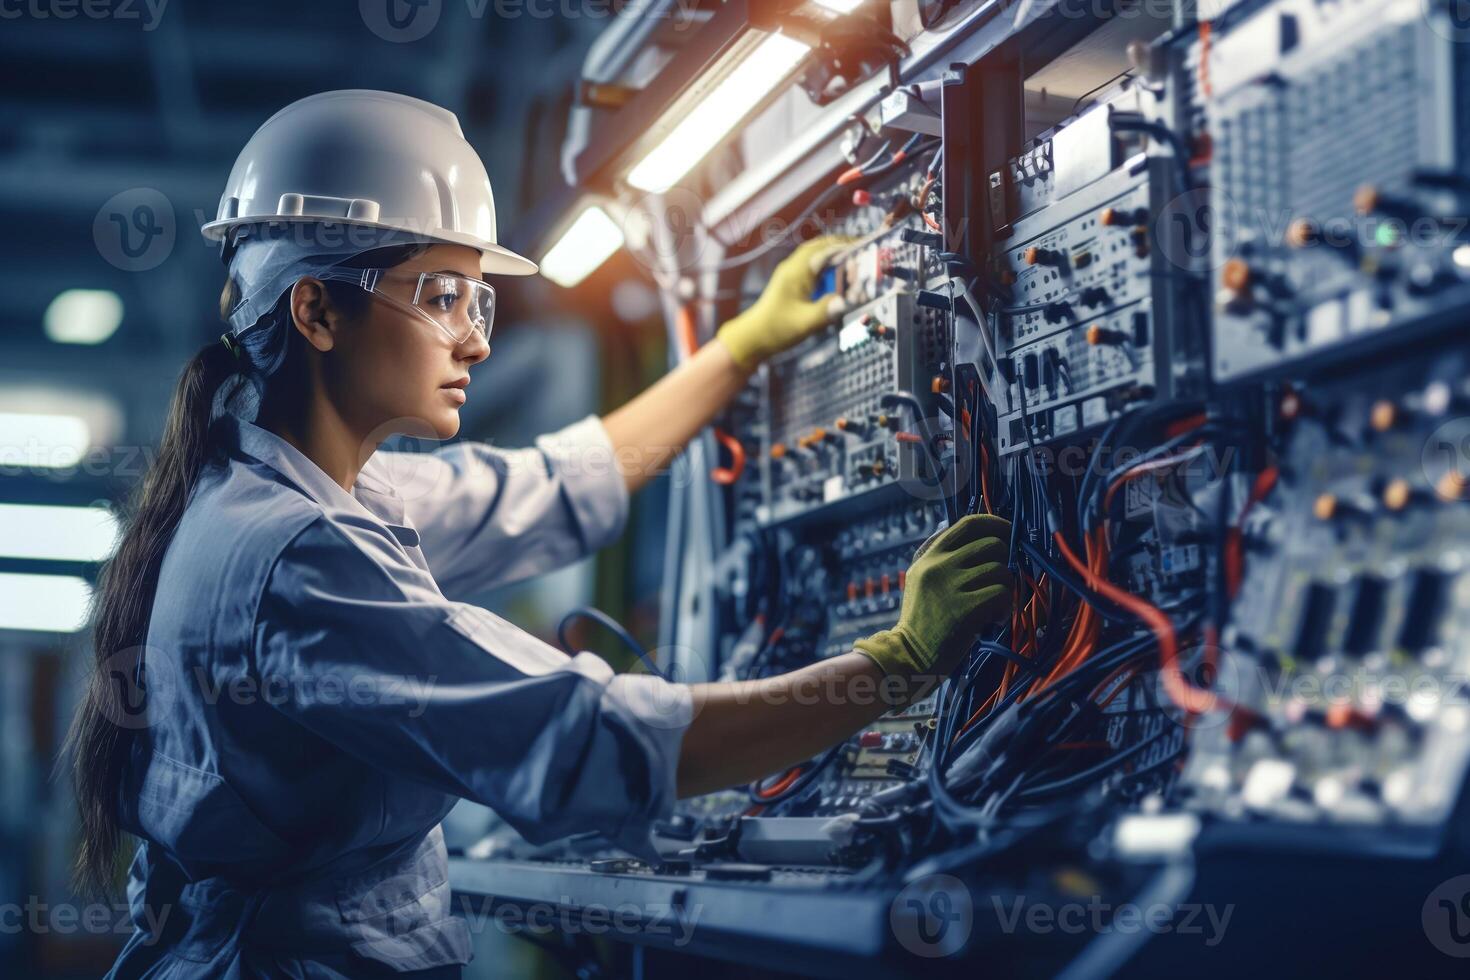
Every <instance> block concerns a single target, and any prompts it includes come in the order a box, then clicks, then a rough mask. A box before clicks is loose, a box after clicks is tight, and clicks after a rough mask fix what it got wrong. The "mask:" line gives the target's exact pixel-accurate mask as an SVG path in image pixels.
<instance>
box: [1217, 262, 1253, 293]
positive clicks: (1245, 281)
mask: <svg viewBox="0 0 1470 980" xmlns="http://www.w3.org/2000/svg"><path fill="white" fill-rule="evenodd" d="M1220 282H1221V283H1222V284H1224V286H1225V288H1226V289H1228V290H1230V291H1231V292H1236V293H1243V292H1245V291H1246V290H1247V289H1249V288H1250V284H1251V267H1250V266H1249V265H1247V264H1246V263H1245V261H1244V260H1243V259H1231V260H1230V261H1229V262H1226V263H1225V267H1224V268H1223V269H1221V270H1220Z"/></svg>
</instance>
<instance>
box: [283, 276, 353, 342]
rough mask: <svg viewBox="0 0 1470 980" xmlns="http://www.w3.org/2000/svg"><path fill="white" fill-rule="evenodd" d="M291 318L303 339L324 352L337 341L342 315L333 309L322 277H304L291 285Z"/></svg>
mask: <svg viewBox="0 0 1470 980" xmlns="http://www.w3.org/2000/svg"><path fill="white" fill-rule="evenodd" d="M291 321H292V323H293V324H294V325H295V326H296V332H297V333H299V334H301V336H302V337H304V338H306V342H307V343H308V344H310V345H311V346H312V347H314V348H316V349H317V350H318V351H320V352H321V353H323V354H325V353H326V352H327V351H329V350H331V349H332V347H333V346H334V345H335V344H336V340H337V326H338V324H340V323H341V322H342V321H341V318H340V317H339V316H338V315H337V311H336V310H334V309H332V303H331V300H330V298H328V296H327V289H326V287H325V286H323V285H322V284H321V280H319V279H312V278H311V277H310V276H307V277H305V278H303V279H299V280H297V282H296V285H294V286H292V287H291Z"/></svg>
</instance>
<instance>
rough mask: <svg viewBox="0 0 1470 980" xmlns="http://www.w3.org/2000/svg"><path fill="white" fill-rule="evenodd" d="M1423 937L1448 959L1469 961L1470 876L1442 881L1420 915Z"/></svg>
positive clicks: (1425, 902)
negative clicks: (1450, 957)
mask: <svg viewBox="0 0 1470 980" xmlns="http://www.w3.org/2000/svg"><path fill="white" fill-rule="evenodd" d="M1419 920H1420V924H1422V925H1423V926H1424V935H1426V936H1428V937H1429V941H1430V942H1431V943H1433V944H1434V948H1435V949H1437V950H1439V951H1440V952H1441V953H1443V954H1445V955H1446V956H1454V957H1457V958H1459V959H1466V958H1470V875H1456V876H1455V877H1453V878H1451V879H1449V880H1448V881H1442V882H1440V883H1439V885H1438V886H1437V887H1436V888H1435V889H1434V891H1432V892H1430V893H1429V897H1428V898H1426V899H1425V900H1424V908H1423V909H1422V910H1420V913H1419Z"/></svg>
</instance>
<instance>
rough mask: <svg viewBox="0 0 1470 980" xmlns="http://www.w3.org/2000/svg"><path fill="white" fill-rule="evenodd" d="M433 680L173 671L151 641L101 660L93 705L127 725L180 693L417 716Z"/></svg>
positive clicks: (151, 719) (159, 714) (370, 674)
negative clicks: (98, 690) (101, 693)
mask: <svg viewBox="0 0 1470 980" xmlns="http://www.w3.org/2000/svg"><path fill="white" fill-rule="evenodd" d="M438 681H439V677H438V675H437V674H429V675H427V676H416V675H412V674H389V673H383V672H381V671H375V670H371V669H368V668H362V669H359V670H353V669H347V668H341V669H319V670H306V669H304V668H303V669H301V670H297V671H290V672H286V673H281V672H272V671H265V672H262V673H259V674H254V673H251V674H236V675H233V676H216V675H215V674H213V673H211V672H210V671H209V670H208V669H207V668H205V667H203V666H201V665H197V664H196V665H193V666H192V667H189V668H188V669H187V670H181V669H180V665H179V664H177V663H175V662H171V661H170V659H169V658H168V655H167V653H166V652H165V651H164V650H163V649H161V648H159V647H156V646H148V647H128V648H126V649H123V650H119V651H117V652H116V653H113V654H112V655H110V656H108V657H107V658H106V659H105V660H104V661H103V662H102V664H101V666H100V671H99V677H98V682H99V683H101V684H102V685H103V689H104V697H102V698H101V699H100V700H99V701H98V707H99V710H101V712H102V713H103V715H104V716H105V717H106V718H107V720H108V721H110V722H112V723H113V724H114V725H116V726H117V727H118V728H122V729H125V730H129V731H139V730H142V729H146V728H151V727H152V726H154V725H157V724H159V723H160V722H161V721H162V720H163V719H164V718H166V717H168V716H169V715H170V714H172V712H173V711H174V709H175V708H176V707H177V706H178V704H179V703H180V702H181V700H182V699H183V698H184V697H185V695H186V693H188V696H189V698H190V700H191V701H194V702H195V703H200V702H202V703H203V704H206V705H209V706H214V705H218V704H221V703H224V704H231V705H242V706H243V705H252V704H267V705H270V706H272V707H283V706H286V705H295V706H299V707H303V708H310V707H314V706H319V705H320V706H326V707H336V706H339V705H349V706H352V707H354V708H367V707H374V708H386V709H389V712H390V713H391V714H394V715H397V716H400V717H403V718H419V717H421V716H422V715H423V714H424V712H426V711H427V710H428V707H429V702H430V701H432V700H433V697H434V691H435V688H436V686H437V685H438ZM189 692H192V693H189Z"/></svg>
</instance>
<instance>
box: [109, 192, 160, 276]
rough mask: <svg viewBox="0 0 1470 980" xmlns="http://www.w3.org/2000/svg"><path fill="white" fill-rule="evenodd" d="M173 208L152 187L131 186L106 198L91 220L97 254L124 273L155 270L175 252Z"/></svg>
mask: <svg viewBox="0 0 1470 980" xmlns="http://www.w3.org/2000/svg"><path fill="white" fill-rule="evenodd" d="M177 231H178V229H177V225H176V223H175V221H174V206H173V205H172V204H171V203H169V199H168V198H167V197H164V196H163V194H162V193H161V192H160V191H157V190H154V189H153V188H152V187H134V188H132V189H131V190H126V191H123V192H121V193H119V194H114V195H113V196H112V197H110V198H108V199H107V203H106V204H103V205H102V207H101V208H100V209H98V211H97V217H95V218H94V219H92V241H93V243H94V244H95V245H96V246H97V252H98V253H99V254H100V255H101V256H102V257H103V258H104V259H106V260H107V262H108V264H109V265H112V266H114V267H116V268H118V269H121V270H123V271H124V272H147V271H148V270H149V269H154V268H157V267H158V266H159V265H161V264H162V263H163V260H164V259H166V258H168V257H169V255H170V254H171V253H172V252H173V249H174V237H175V235H176V234H177Z"/></svg>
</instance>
